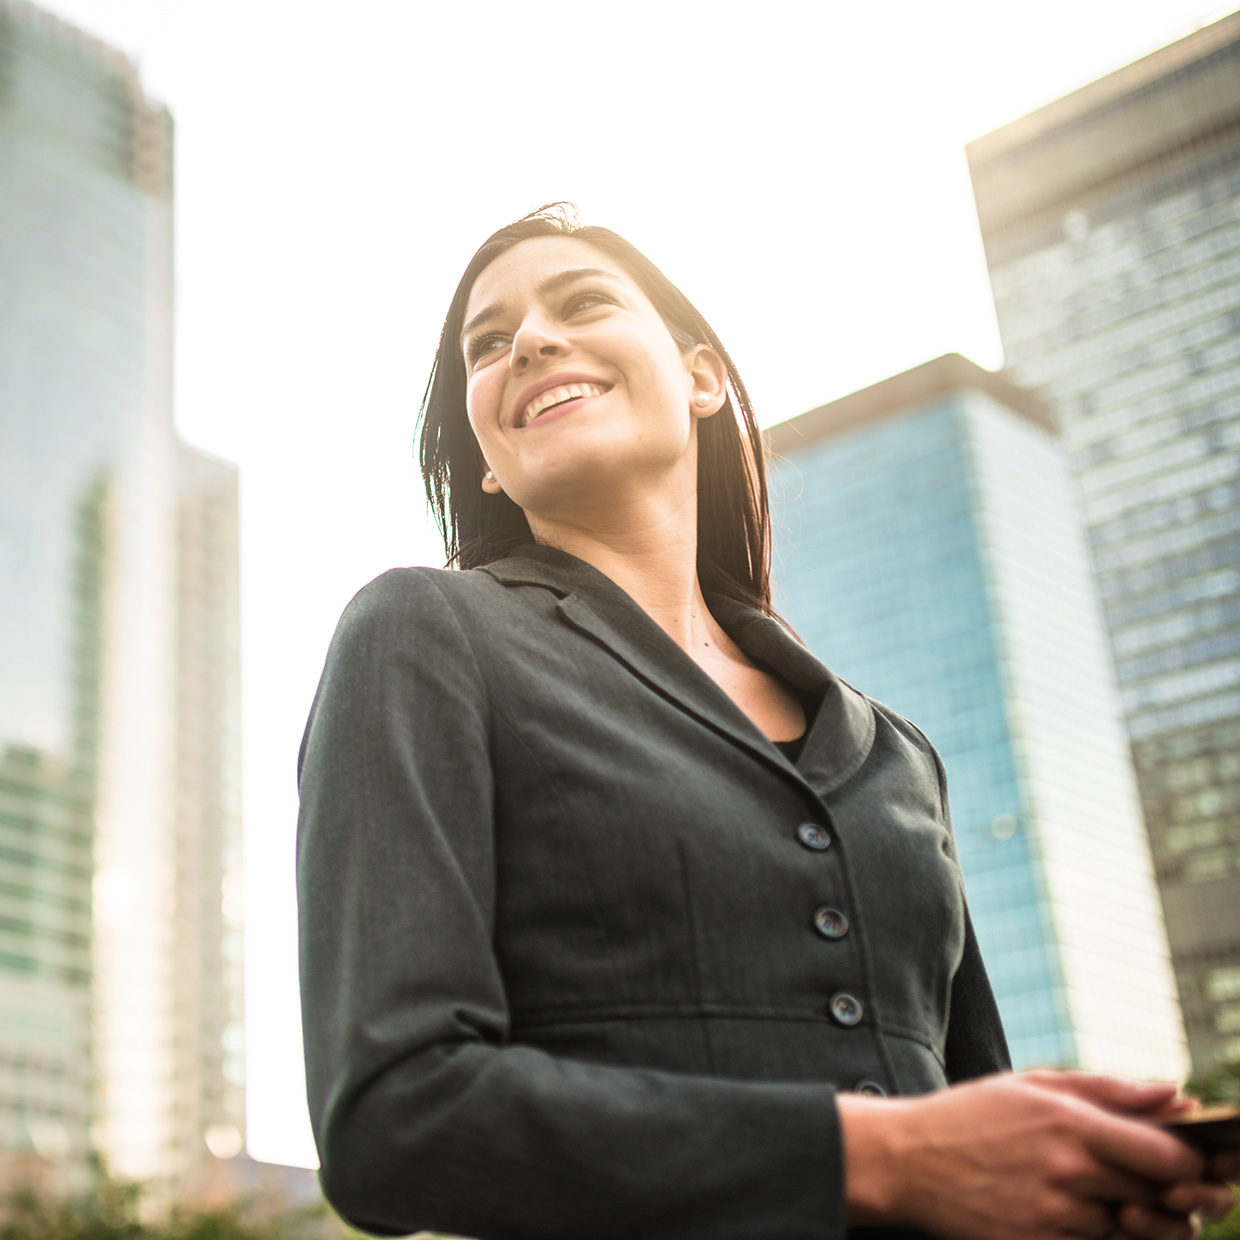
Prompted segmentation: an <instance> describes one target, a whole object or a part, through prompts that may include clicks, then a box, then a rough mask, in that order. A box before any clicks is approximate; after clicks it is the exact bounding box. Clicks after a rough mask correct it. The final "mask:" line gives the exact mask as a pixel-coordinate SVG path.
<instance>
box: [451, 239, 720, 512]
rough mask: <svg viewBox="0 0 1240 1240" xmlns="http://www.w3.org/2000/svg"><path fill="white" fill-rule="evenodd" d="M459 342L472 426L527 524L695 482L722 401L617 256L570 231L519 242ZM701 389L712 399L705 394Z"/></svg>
mask: <svg viewBox="0 0 1240 1240" xmlns="http://www.w3.org/2000/svg"><path fill="white" fill-rule="evenodd" d="M461 348H462V352H463V355H464V358H465V371H466V375H467V388H466V407H467V410H468V413H469V421H470V425H471V426H472V427H473V431H474V434H475V436H476V437H477V439H478V444H479V446H480V447H481V449H482V455H483V458H484V461H485V464H484V465H483V466H482V469H483V470H486V469H489V470H491V471H492V472H493V473H494V475H495V481H494V482H490V481H484V482H483V484H482V485H483V487H484V488H485V489H487V490H492V491H498V490H500V489H502V490H504V491H505V492H507V494H508V495H509V496H510V497H511V498H512V499H513V500H514V501H515V502H516V503H517V504H519V505H520V506H521V507H522V508H524V509H525V510H526V512H527V513H528V514H531V516H535V517H537V516H543V515H546V516H548V517H549V518H556V517H560V518H564V517H569V518H570V519H571V515H572V513H573V512H574V511H575V510H580V509H583V508H584V509H590V508H596V507H598V506H599V505H600V504H607V503H616V502H623V501H625V500H628V499H631V498H634V497H636V496H637V495H639V494H641V493H643V492H649V491H651V490H652V489H654V488H668V487H671V488H672V489H673V491H676V490H679V491H683V490H684V488H685V487H686V486H687V487H689V488H690V493H691V492H692V489H693V488H695V487H696V480H697V454H696V453H697V435H696V423H697V418H698V417H705V416H709V415H710V414H712V413H714V412H716V411H717V410H718V409H719V407H720V406H721V405H722V403H723V399H724V392H725V389H724V370H723V366H722V364H721V363H720V361H719V358H718V356H717V355H716V354H715V353H714V351H713V350H712V349H710V348H709V347H707V346H705V345H699V346H695V347H694V348H693V349H691V350H689V352H688V353H684V352H682V351H681V349H680V347H679V346H678V345H677V343H676V342H675V340H673V339H672V336H671V333H670V332H669V331H668V329H667V327H666V325H665V324H664V322H663V320H662V319H661V318H660V317H659V314H658V311H656V310H655V308H654V306H653V305H652V304H651V303H650V301H649V299H648V298H647V297H646V295H645V294H644V293H643V292H642V291H641V289H640V288H639V287H638V286H637V284H636V283H635V282H634V281H633V280H632V278H631V277H630V276H629V275H628V274H626V272H625V271H624V269H623V268H622V267H621V266H620V265H619V264H618V263H617V262H616V261H615V260H614V259H612V258H610V257H608V255H606V254H605V253H604V252H603V251H602V250H599V249H596V248H595V247H594V246H592V245H590V244H589V243H588V242H584V241H578V240H576V239H575V238H572V237H536V238H531V239H530V240H528V241H522V242H519V243H518V244H517V245H515V246H513V247H512V249H510V250H508V251H506V252H505V253H504V254H502V255H500V257H499V258H497V259H496V260H495V261H494V262H492V263H491V264H490V265H489V266H488V267H486V268H484V269H483V271H482V272H481V274H480V275H479V276H478V278H477V280H476V281H475V282H474V287H473V290H472V291H471V293H470V295H469V300H468V303H467V305H466V308H465V330H464V332H463V333H462V339H461ZM699 393H703V394H705V395H706V397H707V398H708V399H707V400H705V401H703V400H701V399H700V398H699V395H698V394H699Z"/></svg>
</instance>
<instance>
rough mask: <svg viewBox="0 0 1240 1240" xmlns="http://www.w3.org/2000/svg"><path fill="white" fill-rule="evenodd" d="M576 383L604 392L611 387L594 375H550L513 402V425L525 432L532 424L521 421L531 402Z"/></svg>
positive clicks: (565, 373)
mask: <svg viewBox="0 0 1240 1240" xmlns="http://www.w3.org/2000/svg"><path fill="white" fill-rule="evenodd" d="M574 383H578V384H581V383H592V384H593V385H594V386H595V387H600V388H602V389H603V391H604V392H606V391H607V390H608V389H609V388H610V387H611V384H610V383H603V382H602V381H601V380H599V379H596V378H595V377H594V375H584V374H576V373H574V372H572V371H569V372H564V371H560V372H557V373H556V374H554V375H548V376H547V377H546V378H545V379H540V380H538V382H537V383H531V384H530V385H529V387H527V388H525V389H524V390H523V391H522V392H520V393H519V394H518V396H517V399H516V400H515V401H513V402H512V422H513V425H514V426H516V427H517V428H518V429H519V430H524V429H525V427H526V426H530V425H532V423H528V422H526V423H522V422H521V421H520V419H521V417H522V416H523V415H524V413H525V411H526V409H527V408H529V404H530V401H532V400H535V399H537V398H538V397H539V396H541V395H542V394H543V393H544V392H549V391H551V389H552V388H558V387H571V386H572V385H573V384H574ZM575 399H578V400H584V399H585V398H584V397H576V398H575ZM539 416H540V417H546V414H540V415H539ZM537 420H538V419H535V421H537Z"/></svg>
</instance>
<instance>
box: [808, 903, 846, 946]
mask: <svg viewBox="0 0 1240 1240" xmlns="http://www.w3.org/2000/svg"><path fill="white" fill-rule="evenodd" d="M814 929H815V930H817V931H818V933H819V934H821V935H822V937H823V938H824V939H842V938H843V937H844V936H845V935H846V934H847V933H848V918H847V917H845V916H844V914H843V913H841V912H840V910H839V909H837V908H828V907H827V906H826V905H825V904H824V905H823V906H822V908H820V909H815V910H814Z"/></svg>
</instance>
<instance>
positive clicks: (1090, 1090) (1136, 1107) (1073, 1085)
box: [1019, 1068, 1178, 1115]
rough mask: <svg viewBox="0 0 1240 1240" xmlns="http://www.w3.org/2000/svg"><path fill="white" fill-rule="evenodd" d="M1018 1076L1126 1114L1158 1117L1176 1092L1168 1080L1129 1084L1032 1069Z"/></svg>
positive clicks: (1122, 1080) (1113, 1078) (1083, 1074)
mask: <svg viewBox="0 0 1240 1240" xmlns="http://www.w3.org/2000/svg"><path fill="white" fill-rule="evenodd" d="M1019 1075H1020V1078H1021V1079H1022V1080H1025V1081H1030V1082H1032V1083H1033V1084H1035V1085H1040V1086H1041V1087H1042V1088H1043V1089H1053V1090H1056V1091H1057V1092H1059V1093H1065V1094H1072V1095H1073V1096H1074V1097H1077V1098H1080V1099H1082V1100H1083V1101H1085V1102H1092V1103H1093V1104H1094V1105H1095V1106H1100V1107H1106V1108H1108V1109H1109V1110H1113V1111H1127V1112H1129V1113H1130V1114H1133V1115H1154V1114H1158V1113H1159V1112H1161V1111H1162V1110H1163V1109H1164V1108H1165V1107H1167V1105H1168V1104H1169V1103H1172V1102H1173V1101H1174V1100H1175V1096H1176V1094H1177V1092H1178V1090H1177V1088H1176V1086H1175V1085H1173V1084H1171V1083H1170V1082H1167V1081H1129V1080H1126V1079H1125V1078H1124V1077H1121V1076H1106V1075H1104V1074H1102V1073H1099V1072H1069V1071H1066V1070H1064V1069H1059V1068H1034V1069H1032V1070H1030V1071H1028V1072H1022V1073H1020V1074H1019Z"/></svg>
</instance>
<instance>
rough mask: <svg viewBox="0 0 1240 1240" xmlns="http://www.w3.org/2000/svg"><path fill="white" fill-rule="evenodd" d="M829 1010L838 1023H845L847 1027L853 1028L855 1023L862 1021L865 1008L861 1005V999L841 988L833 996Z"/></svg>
mask: <svg viewBox="0 0 1240 1240" xmlns="http://www.w3.org/2000/svg"><path fill="white" fill-rule="evenodd" d="M827 1010H828V1011H829V1012H830V1013H831V1016H832V1018H833V1019H834V1020H835V1022H836V1024H838V1025H843V1026H844V1028H845V1029H851V1028H852V1027H853V1025H856V1024H858V1023H860V1020H861V1016H862V1013H863V1012H864V1010H865V1009H864V1008H863V1007H862V1006H861V1000H860V999H858V998H856V997H855V996H853V995H850V994H849V993H848V991H846V990H840V991H837V992H836V993H835V994H833V995H832V996H831V1002H830V1004H829V1005H828V1008H827Z"/></svg>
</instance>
